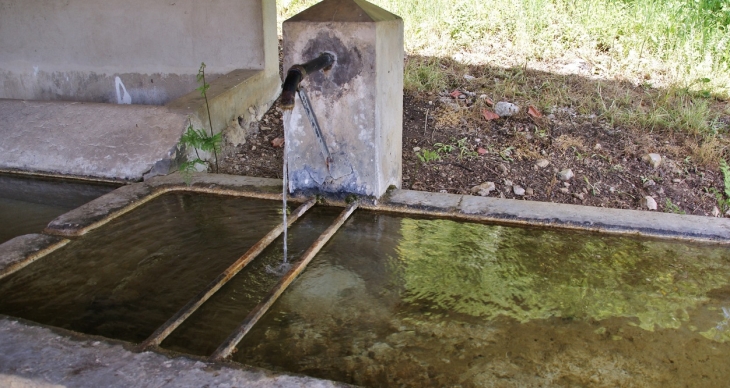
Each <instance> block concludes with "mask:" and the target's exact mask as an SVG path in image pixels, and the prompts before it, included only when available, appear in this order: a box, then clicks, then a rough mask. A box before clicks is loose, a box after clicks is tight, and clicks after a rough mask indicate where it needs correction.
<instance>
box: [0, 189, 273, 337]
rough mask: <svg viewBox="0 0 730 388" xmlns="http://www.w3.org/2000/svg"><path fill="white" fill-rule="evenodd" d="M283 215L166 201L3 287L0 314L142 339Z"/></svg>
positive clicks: (244, 206)
mask: <svg viewBox="0 0 730 388" xmlns="http://www.w3.org/2000/svg"><path fill="white" fill-rule="evenodd" d="M280 211H281V209H280V207H279V205H278V203H277V202H275V201H263V200H255V199H249V198H231V197H221V196H213V195H200V194H179V193H170V194H165V195H163V196H161V197H159V198H156V199H154V200H153V201H150V202H149V203H147V204H145V205H143V206H142V207H140V208H139V209H136V210H135V211H133V212H130V213H129V214H126V215H124V216H122V217H120V218H118V219H115V220H113V221H112V222H110V223H109V224H107V225H105V226H104V227H102V228H99V229H96V230H94V231H92V232H90V233H88V234H87V235H85V236H83V237H82V238H80V239H78V240H75V241H72V242H71V243H69V244H68V245H66V246H65V247H64V248H62V249H60V250H58V251H56V252H54V253H53V254H51V255H48V256H46V257H44V258H43V259H41V260H39V261H37V262H35V263H33V264H31V265H29V266H27V267H26V268H24V269H23V270H21V271H19V272H17V273H15V274H13V275H11V276H9V277H7V278H5V279H3V280H0V296H1V297H0V313H1V314H6V315H10V316H15V317H21V318H25V319H28V320H31V321H35V322H39V323H42V324H47V325H52V326H57V327H62V328H67V329H71V330H75V331H79V332H83V333H87V334H96V335H102V336H105V337H109V338H117V339H122V340H126V341H130V342H140V341H142V340H144V339H146V338H147V337H148V336H149V335H150V334H152V332H153V331H154V330H155V329H157V327H159V326H160V325H161V324H162V323H164V322H165V321H166V320H167V319H168V318H170V317H171V316H172V315H173V314H174V313H175V312H177V311H178V310H179V309H180V308H181V307H182V306H184V305H185V304H186V303H187V302H188V301H189V300H190V299H191V298H192V297H194V296H195V295H196V294H197V293H198V292H200V291H201V290H202V289H204V288H205V286H206V285H207V284H208V283H210V282H211V281H212V280H213V279H214V278H215V277H216V276H218V275H219V274H220V273H221V272H223V271H224V270H225V269H226V268H227V267H228V266H229V265H230V264H231V263H233V262H234V261H235V260H236V259H238V258H239V257H240V256H241V255H242V254H243V253H245V252H246V251H247V250H248V249H249V248H250V247H251V246H252V245H253V244H255V243H256V242H257V241H258V240H259V239H260V238H261V237H263V236H264V235H265V234H266V233H268V232H269V230H271V229H272V228H273V227H275V226H276V225H277V224H278V223H280V222H281V214H280ZM279 257H280V256H279Z"/></svg>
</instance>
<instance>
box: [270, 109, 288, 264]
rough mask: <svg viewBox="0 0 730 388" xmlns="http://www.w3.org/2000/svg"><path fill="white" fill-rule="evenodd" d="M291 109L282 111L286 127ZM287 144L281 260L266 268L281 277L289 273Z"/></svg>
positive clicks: (282, 194) (282, 193)
mask: <svg viewBox="0 0 730 388" xmlns="http://www.w3.org/2000/svg"><path fill="white" fill-rule="evenodd" d="M291 113H292V111H291V109H286V110H284V114H283V117H282V119H283V120H284V123H285V124H286V125H287V126H288V123H289V121H290V120H291ZM287 155H288V154H287V144H286V142H284V163H283V165H284V167H283V175H282V176H283V179H282V181H283V183H282V186H281V200H282V212H281V213H282V216H283V217H282V218H283V223H284V233H283V234H284V236H283V237H282V239H283V240H282V251H283V253H282V260H281V262H280V263H279V264H278V265H269V266H267V267H266V270H267V271H268V272H270V273H272V274H275V275H278V276H283V275H284V274H285V273H287V271H289V268H290V267H291V266H290V265H289V248H288V244H289V228H288V226H287V225H288V224H287V218H288V217H287V216H288V211H287V209H288V206H287V195H288V194H289V171H288V166H289V159H288V157H287Z"/></svg>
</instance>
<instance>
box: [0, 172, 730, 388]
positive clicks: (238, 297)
mask: <svg viewBox="0 0 730 388" xmlns="http://www.w3.org/2000/svg"><path fill="white" fill-rule="evenodd" d="M174 179H175V178H164V179H162V180H158V181H157V183H154V182H152V183H145V184H138V185H132V186H127V187H125V188H123V189H119V190H117V191H116V192H113V193H110V194H108V195H107V196H104V197H101V198H99V199H98V200H96V201H93V202H92V203H90V204H88V205H86V206H85V207H82V208H80V210H79V209H77V210H76V211H74V212H71V213H68V214H66V215H64V216H62V217H60V218H59V219H57V220H56V221H54V222H53V223H51V225H49V227H48V228H47V232H49V233H54V231H55V233H57V234H65V235H67V237H68V238H69V239H70V240H71V241H69V242H68V243H67V244H66V245H64V246H62V247H60V248H58V249H56V250H55V251H53V252H51V253H49V254H47V255H46V256H44V257H42V258H41V259H38V260H36V261H34V262H33V263H31V264H29V265H27V266H26V267H25V268H23V269H21V270H18V271H17V272H14V273H12V274H9V275H8V276H6V277H4V278H3V279H1V280H0V295H2V298H0V314H4V315H8V316H11V317H18V318H23V319H26V320H28V321H31V322H36V323H40V324H44V325H49V326H54V327H60V328H64V329H68V330H72V331H76V332H79V333H83V334H85V335H89V334H91V335H99V336H103V337H107V338H110V339H118V340H123V341H127V342H129V343H132V344H134V346H139V344H141V343H143V342H144V341H145V339H147V338H148V337H149V336H150V335H152V334H153V332H155V330H156V329H158V328H159V327H160V326H161V325H163V324H165V322H166V321H168V320H169V319H170V317H171V316H173V315H174V314H175V313H176V312H178V311H179V310H180V309H181V308H183V306H185V305H186V303H187V302H188V301H190V300H191V299H192V298H194V297H195V296H196V295H197V294H199V293H200V292H201V291H203V290H204V289H205V288H206V285H208V284H209V283H210V282H211V281H213V280H214V279H215V278H216V276H218V275H219V274H221V273H222V272H224V271H225V270H226V268H227V267H229V265H230V264H231V263H232V262H234V261H236V259H237V258H239V257H240V256H241V255H242V254H243V253H244V252H246V251H247V250H249V249H250V248H251V247H252V246H254V245H255V244H257V241H259V239H261V238H262V237H263V236H264V235H266V234H267V232H269V231H270V230H271V229H272V228H274V227H276V225H278V224H279V223H280V222H281V202H279V201H274V200H272V199H274V198H275V194H273V192H274V189H276V187H274V186H272V188H263V189H262V188H261V187H263V186H258V187H257V186H256V184H252V183H251V182H249V181H246V182H243V184H241V182H238V185H239V188H238V189H236V188H234V187H233V186H235V185H234V184H231V183H230V182H229V181H225V179H223V178H216V177H203V178H197V177H196V178H194V179H193V182H192V183H191V184H190V185H184V184H180V185H178V186H175V185H172V184H171V182H172V181H173V180H174ZM178 179H179V178H178ZM226 179H227V178H226ZM235 179H239V180H241V179H243V180H245V178H235ZM235 179H234V180H235ZM241 187H243V189H241ZM237 190H238V191H237ZM194 191H198V192H197V193H196V192H194ZM242 191H247V192H253V193H254V194H255V195H253V197H252V196H249V195H248V194H246V193H243V194H242ZM244 194H246V195H244ZM125 196H126V198H128V199H129V200H128V201H127V202H125V201H124V200H121V199H122V198H125ZM267 198H268V199H267ZM466 199H467V197H462V198H452V197H449V196H438V195H436V196H434V195H431V194H427V193H422V194H419V193H415V192H405V191H396V192H393V193H390V196H389V198H386V199H384V200H383V202H382V203H380V204H372V203H370V204H368V203H365V202H363V203H361V205H360V208H359V209H357V210H355V211H354V212H353V213H352V215H351V216H350V217H349V218H348V219H347V220H346V221H344V223H343V224H342V226H341V227H340V228H339V230H337V231H336V232H335V233H333V236H332V237H331V239H329V241H327V242H326V243H325V244H323V245H322V249H321V250H320V251H319V252H318V253H317V254H316V255H314V256H313V258H312V261H311V262H310V263H309V264H308V265H307V266H306V268H304V269H303V272H302V273H301V274H299V276H297V277H296V278H295V279H294V281H293V282H292V283H291V285H290V286H289V287H288V288H284V289H283V290H282V293H281V296H280V297H279V298H278V299H276V300H275V301H273V303H272V305H271V307H270V308H269V309H268V312H265V313H264V312H262V314H261V315H262V316H261V319H260V320H258V322H254V324H253V326H252V327H251V328H250V330H249V331H247V332H246V334H245V336H243V339H242V340H241V342H240V343H237V344H236V345H235V348H234V349H233V351H232V352H231V353H230V355H228V357H227V360H229V361H231V362H233V363H234V364H237V363H240V364H242V365H250V366H255V367H261V368H265V369H268V370H272V371H274V372H278V373H297V374H304V375H308V376H312V377H317V378H324V379H329V380H334V381H339V382H344V383H350V384H356V385H363V386H374V387H376V386H412V387H422V386H463V387H472V386H473V387H481V386H515V387H518V386H601V387H602V386H605V387H615V386H637V387H638V386H669V387H673V386H707V387H710V386H724V385H726V382H727V381H730V369H729V368H727V360H728V355H729V354H730V250H728V248H727V245H724V244H723V243H721V242H718V241H717V240H719V239H718V238H717V234H715V237H712V233H714V232H712V231H711V230H709V229H704V232H702V233H705V236H710V237H709V238H701V237H700V236H698V234H699V233H700V232H698V230H700V229H702V227H703V226H700V225H705V226H706V224H708V223H709V224H711V223H712V222H716V221H712V222H708V221H706V220H709V218H703V217H691V216H689V217H688V216H684V218H679V219H678V218H672V220H673V221H682V222H680V223H681V224H682V226H681V227H682V228H686V230H684V232H683V233H685V234H686V233H689V234H694V239H693V240H689V239H680V238H677V237H678V235H676V233H675V232H676V230H675V232H671V233H669V235H671V234H672V233H675V235H674V236H673V238H666V236H665V237H664V238H658V237H657V236H656V235H658V234H659V233H657V232H656V229H645V230H654V233H644V234H643V235H637V234H636V233H635V231H636V229H640V228H639V227H637V226H633V227H631V228H629V227H624V229H621V228H620V227H619V226H617V225H615V224H612V222H613V221H611V220H612V218H611V217H612V215H611V214H610V212H609V213H606V214H608V215H607V216H604V218H602V219H600V221H601V223H600V225H601V226H600V228H597V227H595V225H598V223H595V224H593V227H591V226H590V225H587V227H586V228H581V229H578V228H576V227H575V225H576V224H577V221H576V220H577V219H578V218H579V216H578V215H576V214H572V215H571V214H570V212H567V210H571V211H572V210H575V209H576V208H579V207H568V208H566V207H562V208H561V207H556V209H557V211H558V213H559V212H560V211H561V209H562V211H564V212H563V213H562V215H560V217H557V216H555V214H553V217H552V218H546V219H548V220H552V221H544V222H542V225H538V226H535V224H538V223H537V222H532V223H531V224H528V223H526V222H522V221H520V217H523V218H524V216H521V215H520V214H521V213H520V212H521V211H522V210H524V209H522V210H520V208H519V206H521V205H519V204H516V202H518V201H512V202H509V203H507V205H510V206H511V207H512V211H513V214H512V215H505V213H503V212H502V211H501V210H500V209H499V208H498V207H499V206H500V205H498V204H499V203H503V202H495V203H492V202H483V203H482V202H479V203H482V211H481V213H480V214H481V215H479V214H477V212H476V211H475V210H474V203H472V204H471V205H469V204H467V203H465V202H467V201H466ZM475 200H477V201H483V200H485V199H484V198H476V199H475ZM301 201H302V199H301V198H300V199H295V200H294V202H293V203H291V204H290V210H293V208H295V207H297V206H299V202H301ZM520 202H524V201H520ZM132 203H134V205H133V206H132V205H131V204H132ZM454 204H456V207H454V206H452V205H454ZM488 204H489V205H492V206H493V207H492V208H489V206H486V205H488ZM330 205H338V204H336V203H330ZM469 206H470V207H469ZM454 209H457V210H456V211H455V210H454ZM469 209H471V210H469ZM566 209H567V210H566ZM341 210H342V209H341V208H340V207H339V206H326V204H320V205H314V206H313V207H312V208H311V210H309V211H307V212H306V213H304V215H302V216H301V217H300V218H299V219H298V220H296V221H295V222H294V223H293V224H292V226H291V227H290V229H289V240H288V246H289V258H288V259H289V261H290V262H291V265H292V266H293V267H296V265H297V261H298V260H299V257H303V256H306V254H305V252H309V247H310V246H311V245H312V244H313V242H314V241H315V240H317V239H318V236H320V235H321V234H323V232H324V231H325V230H326V229H327V230H329V229H328V227H330V225H332V223H333V221H334V220H335V219H336V218H337V217H338V215H340V213H341ZM105 211H106V212H107V213H108V214H109V215H108V217H107V218H108V219H104V220H103V221H101V220H102V218H103V217H101V216H102V215H103V213H104V212H105ZM467 212H470V214H467ZM490 212H491V213H490ZM635 213H640V212H623V213H621V214H622V215H623V218H624V224H630V221H627V220H629V219H631V216H634V215H637V214H635ZM490 214H492V215H490ZM494 214H501V216H500V217H503V218H502V219H501V220H498V218H499V217H497V216H494ZM532 214H533V217H538V216H540V212H539V211H533V212H532ZM643 214H646V213H645V212H644V213H643ZM82 215H83V217H86V218H88V220H86V221H84V220H83V219H82V218H83V217H82ZM444 216H448V218H444ZM665 216H670V215H658V214H655V215H652V217H659V219H660V221H662V220H663V222H664V223H663V224H666V225H669V224H672V223H676V222H670V221H671V220H669V218H666V219H665ZM100 217H101V218H100ZM571 217H572V218H571ZM674 217H677V216H674ZM699 218H702V219H699ZM571 219H572V221H571ZM559 220H562V221H559ZM495 221H499V222H495ZM518 221H519V222H518ZM651 221H652V222H654V221H656V220H651ZM550 222H552V223H553V224H550ZM560 222H563V224H562V226H563V227H561V228H556V227H554V226H560V225H559V223H560ZM637 222H639V221H637ZM641 222H643V221H641ZM693 223H696V225H695V226H693ZM69 225H75V227H78V228H80V229H79V230H81V229H83V230H85V232H84V233H79V234H77V235H75V232H74V231H73V230H71V229H69V228H71V227H70V226H69ZM546 225H548V226H550V227H547V226H546ZM611 225H613V226H611ZM568 226H569V228H566V227H568ZM717 226H718V227H717V228H716V229H715V230H716V231H717V230H720V232H719V233H720V234H722V233H724V232H722V230H723V228H724V227H725V226H724V224H718V225H717ZM84 228H85V229H84ZM632 228H634V229H632ZM692 228H699V229H697V230H695V231H694V232H692V231H691V230H692ZM591 229H594V230H591ZM595 229H601V230H603V231H604V232H600V231H596V230H595ZM605 230H614V231H630V230H634V233H632V234H626V233H605ZM688 231H689V232H688ZM677 233H678V232H677ZM652 234H653V235H652ZM700 240H702V241H700ZM707 240H711V241H707ZM281 261H282V240H281V237H279V238H278V239H276V240H274V242H273V244H271V245H270V246H268V247H267V248H265V249H263V251H262V252H261V254H259V255H258V257H257V258H255V259H254V260H252V261H251V262H250V263H249V264H248V265H246V266H245V267H244V268H243V269H242V270H241V271H240V272H239V273H238V274H237V275H235V276H233V277H232V278H231V279H230V281H229V282H228V283H226V284H225V285H223V286H222V287H221V288H220V290H218V291H217V292H216V293H214V294H213V295H212V296H211V297H210V299H208V300H207V301H206V302H205V303H202V305H201V306H200V307H199V308H198V309H197V310H195V311H194V312H192V313H191V314H190V315H189V317H188V318H187V319H186V320H184V321H183V322H182V323H181V324H180V325H179V326H176V328H175V329H174V330H172V331H171V332H170V333H169V335H168V336H166V338H164V339H162V340H161V341H160V343H159V347H157V346H152V347H150V348H147V349H148V350H149V349H152V350H155V349H157V350H158V351H162V352H168V353H169V352H172V354H178V353H183V354H189V355H190V356H191V357H203V358H207V357H210V356H211V355H213V354H214V353H215V352H217V349H219V347H220V346H221V344H222V343H223V342H224V341H226V340H227V338H229V336H230V335H231V333H233V332H235V331H236V330H238V328H239V327H240V325H241V323H242V322H243V321H245V320H248V318H249V316H250V314H251V312H252V311H255V310H256V309H258V308H259V306H260V303H261V302H262V301H265V300H268V299H269V298H270V295H271V293H272V290H273V289H274V288H275V287H277V285H278V284H280V283H281V281H282V279H283V278H282V273H280V272H277V271H273V270H272V269H273V268H276V267H277V266H278V265H279V264H280V263H281ZM284 277H286V275H284ZM264 311H265V310H264Z"/></svg>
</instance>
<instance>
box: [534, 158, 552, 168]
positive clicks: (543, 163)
mask: <svg viewBox="0 0 730 388" xmlns="http://www.w3.org/2000/svg"><path fill="white" fill-rule="evenodd" d="M535 165H536V166H537V167H540V168H545V167H547V166H549V165H550V161H549V160H547V159H539V160H538V161H537V162H536V163H535Z"/></svg>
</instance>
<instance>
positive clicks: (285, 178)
mask: <svg viewBox="0 0 730 388" xmlns="http://www.w3.org/2000/svg"><path fill="white" fill-rule="evenodd" d="M291 112H292V110H291V109H286V110H284V114H283V119H284V121H283V122H284V123H287V124H288V123H289V120H291ZM287 146H288V144H286V136H285V140H284V163H283V164H284V175H283V178H282V180H283V181H284V184H283V185H282V186H283V187H282V190H281V198H282V202H283V207H282V213H283V214H284V261H283V263H282V267H286V266H287V264H288V256H287V244H286V242H287V234H288V233H287V232H288V231H289V227H288V226H287V219H286V218H287V217H286V216H287V214H286V213H287V207H286V194H287V192H288V191H289V187H288V186H289V171H288V170H287V165H288V160H287V152H286V149H287V148H288V147H287Z"/></svg>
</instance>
